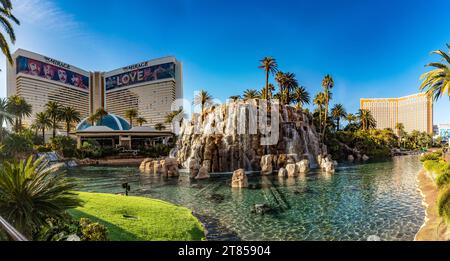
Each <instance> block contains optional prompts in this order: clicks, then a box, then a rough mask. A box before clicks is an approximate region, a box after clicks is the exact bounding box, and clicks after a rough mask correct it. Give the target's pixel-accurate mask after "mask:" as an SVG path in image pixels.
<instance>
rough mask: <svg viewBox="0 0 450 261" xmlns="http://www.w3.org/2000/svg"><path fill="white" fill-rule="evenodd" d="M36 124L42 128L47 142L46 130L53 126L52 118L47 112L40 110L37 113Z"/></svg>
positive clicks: (43, 139)
mask: <svg viewBox="0 0 450 261" xmlns="http://www.w3.org/2000/svg"><path fill="white" fill-rule="evenodd" d="M34 124H35V125H36V127H37V128H38V129H40V130H42V141H43V142H44V143H45V130H46V129H50V128H51V127H52V126H53V125H52V120H51V119H50V117H49V115H48V114H47V113H46V112H39V113H36V119H35V122H34Z"/></svg>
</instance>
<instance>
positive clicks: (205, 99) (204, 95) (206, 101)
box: [194, 90, 213, 123]
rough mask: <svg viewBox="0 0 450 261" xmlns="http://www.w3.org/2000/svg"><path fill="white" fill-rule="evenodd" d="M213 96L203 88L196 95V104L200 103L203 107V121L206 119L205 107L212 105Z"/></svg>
mask: <svg viewBox="0 0 450 261" xmlns="http://www.w3.org/2000/svg"><path fill="white" fill-rule="evenodd" d="M212 103H213V97H212V96H211V95H210V94H209V93H208V92H207V91H205V90H201V91H200V92H198V93H197V95H195V97H194V105H200V107H201V115H202V116H201V119H202V123H203V121H204V120H205V109H206V107H208V106H210V105H212Z"/></svg>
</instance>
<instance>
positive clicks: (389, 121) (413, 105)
mask: <svg viewBox="0 0 450 261" xmlns="http://www.w3.org/2000/svg"><path fill="white" fill-rule="evenodd" d="M361 109H366V110H369V111H370V112H372V115H373V117H374V118H375V120H376V121H377V129H385V128H391V129H393V130H394V131H395V126H396V124H397V123H403V125H404V126H405V131H406V132H411V131H413V130H418V131H421V132H427V133H430V134H432V133H433V100H432V98H431V97H430V96H429V95H426V94H425V93H418V94H414V95H410V96H406V97H400V98H379V99H366V98H363V99H361Z"/></svg>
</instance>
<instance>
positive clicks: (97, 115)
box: [88, 107, 108, 125]
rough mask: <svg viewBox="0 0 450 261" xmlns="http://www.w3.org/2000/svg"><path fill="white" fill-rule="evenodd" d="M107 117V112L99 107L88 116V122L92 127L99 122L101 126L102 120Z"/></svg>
mask: <svg viewBox="0 0 450 261" xmlns="http://www.w3.org/2000/svg"><path fill="white" fill-rule="evenodd" d="M107 115H108V112H107V111H106V110H105V108H103V107H100V108H98V109H97V110H96V111H95V112H94V114H92V115H91V116H89V119H88V120H89V121H90V122H91V124H92V125H95V123H96V122H99V123H100V124H101V123H102V121H103V118H104V117H105V116H107Z"/></svg>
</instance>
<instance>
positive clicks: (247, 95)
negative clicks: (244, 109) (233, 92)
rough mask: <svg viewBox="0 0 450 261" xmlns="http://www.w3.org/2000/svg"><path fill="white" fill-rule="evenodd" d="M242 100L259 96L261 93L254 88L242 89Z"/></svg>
mask: <svg viewBox="0 0 450 261" xmlns="http://www.w3.org/2000/svg"><path fill="white" fill-rule="evenodd" d="M243 97H244V100H252V99H259V98H261V93H259V91H257V90H255V89H247V90H245V91H244V96H243Z"/></svg>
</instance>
